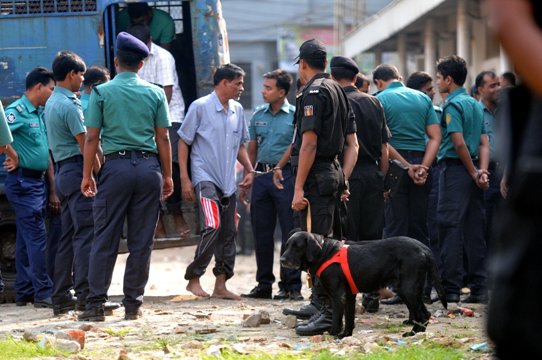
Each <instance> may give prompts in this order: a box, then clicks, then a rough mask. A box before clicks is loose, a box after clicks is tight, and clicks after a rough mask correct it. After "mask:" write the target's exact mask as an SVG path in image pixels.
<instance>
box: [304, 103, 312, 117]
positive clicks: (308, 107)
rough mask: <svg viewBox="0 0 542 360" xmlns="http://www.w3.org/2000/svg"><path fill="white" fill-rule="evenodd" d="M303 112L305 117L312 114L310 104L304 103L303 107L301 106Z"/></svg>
mask: <svg viewBox="0 0 542 360" xmlns="http://www.w3.org/2000/svg"><path fill="white" fill-rule="evenodd" d="M303 113H304V115H305V116H306V117H310V116H312V115H314V109H313V107H312V105H306V106H305V107H304V108H303Z"/></svg>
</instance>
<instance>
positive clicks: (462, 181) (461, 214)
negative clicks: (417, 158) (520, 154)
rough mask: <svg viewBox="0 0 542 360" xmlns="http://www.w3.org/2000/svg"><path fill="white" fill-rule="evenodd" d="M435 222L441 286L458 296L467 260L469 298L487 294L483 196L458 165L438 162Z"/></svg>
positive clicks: (462, 167)
mask: <svg viewBox="0 0 542 360" xmlns="http://www.w3.org/2000/svg"><path fill="white" fill-rule="evenodd" d="M440 165H441V174H440V180H439V181H440V184H439V201H438V209H437V221H438V229H439V240H440V245H441V258H442V267H443V271H442V275H443V278H442V284H443V286H444V289H445V290H446V293H447V294H453V295H459V292H460V289H461V288H462V287H463V275H464V271H463V269H464V261H463V254H464V253H465V255H466V257H467V276H468V286H469V287H470V289H471V294H473V295H477V296H480V295H485V292H486V291H487V271H486V264H485V261H486V253H487V248H486V241H485V237H484V226H485V219H484V194H483V191H482V190H481V189H480V188H478V187H477V186H476V184H475V183H474V181H473V180H472V178H471V177H470V175H469V174H468V173H467V170H466V169H465V167H464V166H463V165H461V164H447V163H446V162H445V161H444V162H441V164H440Z"/></svg>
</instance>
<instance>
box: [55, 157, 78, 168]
mask: <svg viewBox="0 0 542 360" xmlns="http://www.w3.org/2000/svg"><path fill="white" fill-rule="evenodd" d="M80 162H83V155H74V156H72V157H69V158H67V159H64V160H60V161H59V162H57V163H56V164H57V165H58V167H61V166H63V165H66V164H71V163H80Z"/></svg>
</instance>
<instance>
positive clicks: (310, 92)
mask: <svg viewBox="0 0 542 360" xmlns="http://www.w3.org/2000/svg"><path fill="white" fill-rule="evenodd" d="M319 92H320V90H319V89H315V90H309V94H318V93H319Z"/></svg>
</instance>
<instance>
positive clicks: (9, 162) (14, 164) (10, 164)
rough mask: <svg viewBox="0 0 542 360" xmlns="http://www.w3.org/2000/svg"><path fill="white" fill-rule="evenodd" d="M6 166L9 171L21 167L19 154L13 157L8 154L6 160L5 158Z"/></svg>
mask: <svg viewBox="0 0 542 360" xmlns="http://www.w3.org/2000/svg"><path fill="white" fill-rule="evenodd" d="M3 165H4V168H5V169H6V170H7V171H13V170H15V169H17V168H18V167H19V156H18V155H15V156H13V157H11V156H8V157H6V160H4V164H3Z"/></svg>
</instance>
